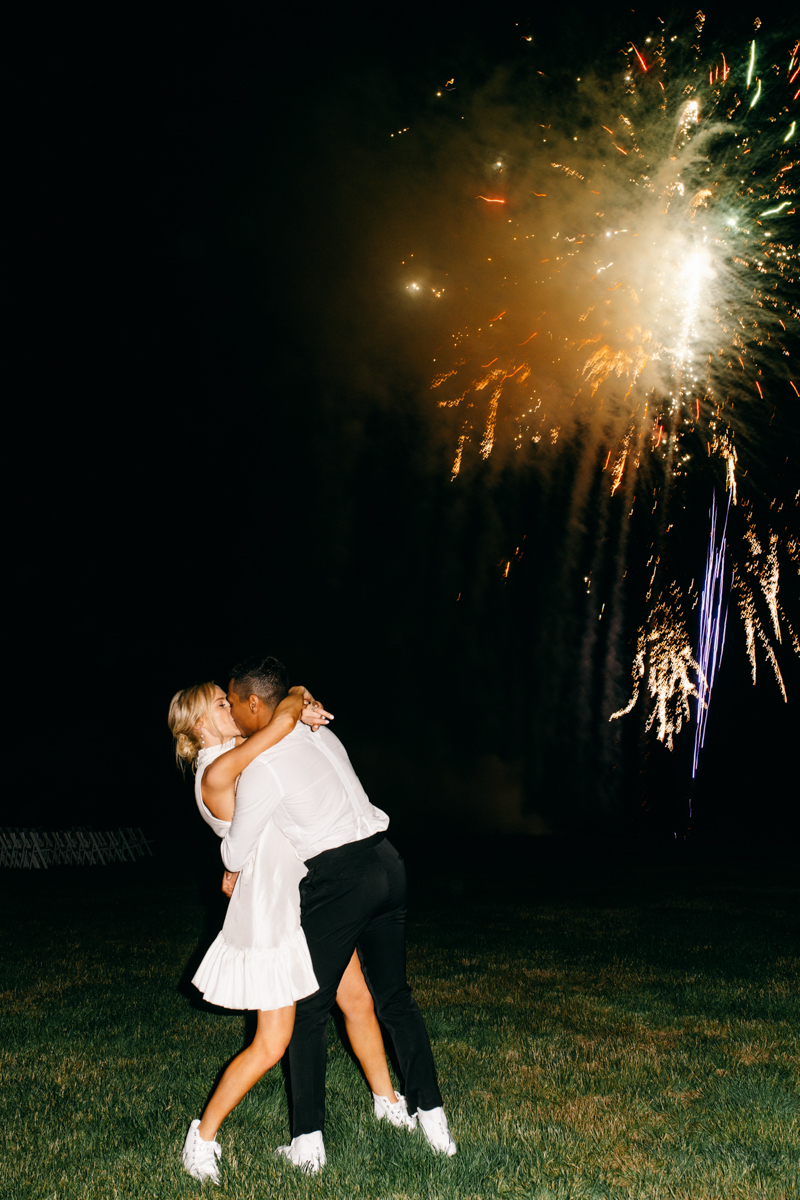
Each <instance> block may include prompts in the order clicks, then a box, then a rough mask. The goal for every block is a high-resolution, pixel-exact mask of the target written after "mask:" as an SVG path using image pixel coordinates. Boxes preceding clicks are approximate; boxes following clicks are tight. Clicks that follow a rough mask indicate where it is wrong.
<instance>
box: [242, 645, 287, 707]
mask: <svg viewBox="0 0 800 1200" xmlns="http://www.w3.org/2000/svg"><path fill="white" fill-rule="evenodd" d="M231 681H232V683H233V690H234V691H235V692H236V695H237V696H238V697H239V699H240V700H246V699H247V697H248V696H258V698H259V700H261V701H262V703H264V704H266V706H267V708H275V707H276V706H277V705H278V704H280V702H281V700H283V699H284V698H285V697H286V696H287V695H288V693H289V674H288V672H287V670H286V667H285V666H284V665H283V663H282V662H278V660H277V658H272V657H267V658H258V657H253V658H244V659H242V661H241V662H240V663H237V664H236V666H235V667H234V668H233V670H232V671H231Z"/></svg>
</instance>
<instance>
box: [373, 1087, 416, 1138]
mask: <svg viewBox="0 0 800 1200" xmlns="http://www.w3.org/2000/svg"><path fill="white" fill-rule="evenodd" d="M372 1099H373V1101H374V1103H375V1116H376V1117H377V1118H378V1120H379V1121H383V1120H384V1119H385V1120H387V1121H388V1122H389V1124H390V1125H394V1127H395V1129H416V1128H417V1114H416V1113H414V1115H413V1117H412V1116H411V1114H410V1113H409V1111H408V1108H407V1107H406V1098H405V1096H399V1095H397V1093H395V1101H394V1103H392V1101H391V1100H390V1099H389V1098H388V1097H387V1096H376V1094H375V1093H374V1092H373V1093H372Z"/></svg>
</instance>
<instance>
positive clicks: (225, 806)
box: [200, 686, 331, 821]
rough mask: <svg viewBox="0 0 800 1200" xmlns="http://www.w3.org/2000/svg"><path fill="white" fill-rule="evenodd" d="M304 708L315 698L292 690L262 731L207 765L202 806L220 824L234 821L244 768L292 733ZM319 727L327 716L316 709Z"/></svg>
mask: <svg viewBox="0 0 800 1200" xmlns="http://www.w3.org/2000/svg"><path fill="white" fill-rule="evenodd" d="M306 704H308V705H309V707H311V706H312V705H316V701H315V700H314V697H313V696H311V694H310V693H309V692H307V691H306V689H305V688H304V687H302V686H298V687H293V688H291V689H290V691H289V695H288V696H287V697H286V699H285V700H281V702H280V704H279V705H278V707H277V708H276V709H275V711H274V713H273V714H272V719H271V720H270V722H269V724H268V725H265V726H264V728H263V729H259V730H258V731H257V732H256V733H254V734H252V735H251V736H250V737H249V738H247V740H246V741H244V742H242V743H241V744H240V745H238V746H233V747H231V749H230V750H226V752H225V753H224V754H220V756H219V758H215V759H214V761H213V762H212V763H209V765H208V767H207V768H206V770H205V772H204V774H203V778H202V781H201V785H200V786H201V790H202V793H203V803H204V804H205V805H206V807H207V808H208V809H209V811H210V812H212V813H213V814H214V816H215V817H218V818H219V819H220V820H221V821H230V820H232V819H233V811H234V807H235V803H236V793H235V784H236V780H237V779H238V777H239V776H240V775H241V773H242V771H243V770H244V769H245V767H248V766H249V765H250V763H251V762H253V760H254V759H256V758H258V756H259V754H263V753H264V751H265V750H269V749H270V747H271V746H275V745H277V744H278V742H280V741H282V740H283V738H285V737H286V735H287V734H289V733H291V732H292V730H293V729H294V727H295V725H296V724H297V722H298V720H299V719H300V717H301V715H302V713H303V710H304V708H305V706H306ZM314 711H315V723H316V717H318V718H319V723H320V724H323V725H326V724H327V723H328V719H329V718H330V717H331V714H330V713H327V712H325V710H324V709H323V708H321V707H319V706H317V707H316V708H315V710H314Z"/></svg>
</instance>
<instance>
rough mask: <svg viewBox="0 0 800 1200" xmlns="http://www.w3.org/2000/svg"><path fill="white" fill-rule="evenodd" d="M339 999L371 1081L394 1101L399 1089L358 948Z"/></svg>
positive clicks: (353, 1043)
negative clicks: (384, 1045) (394, 1080)
mask: <svg viewBox="0 0 800 1200" xmlns="http://www.w3.org/2000/svg"><path fill="white" fill-rule="evenodd" d="M336 1003H337V1004H338V1005H339V1008H340V1009H341V1010H342V1016H343V1017H344V1023H345V1028H346V1029H347V1036H348V1038H349V1039H350V1045H351V1046H352V1047H353V1053H354V1054H355V1056H356V1058H357V1059H358V1061H359V1062H360V1063H361V1069H362V1070H363V1072H364V1074H365V1075H366V1077H367V1083H368V1084H369V1086H370V1088H371V1089H372V1091H373V1092H374V1093H375V1095H376V1096H386V1098H387V1099H388V1100H389V1101H391V1103H392V1104H394V1102H395V1090H394V1086H393V1084H392V1080H391V1076H390V1075H389V1068H388V1067H387V1065H386V1051H385V1050H384V1048H383V1037H382V1035H381V1027H380V1025H379V1024H378V1018H377V1017H376V1016H375V1006H374V1004H373V1002H372V993H371V992H370V990H369V988H368V987H367V985H366V983H365V981H364V976H363V974H362V972H361V963H360V962H359V960H358V953H357V952H356V951H355V950H354V951H353V957H352V958H351V959H350V962H349V963H348V966H347V970H346V971H345V973H344V975H343V976H342V981H341V983H340V984H339V990H338V991H337V993H336Z"/></svg>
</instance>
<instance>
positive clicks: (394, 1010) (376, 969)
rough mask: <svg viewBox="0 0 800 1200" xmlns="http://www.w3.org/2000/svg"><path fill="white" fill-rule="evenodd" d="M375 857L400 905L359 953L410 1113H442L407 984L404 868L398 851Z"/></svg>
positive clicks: (377, 921)
mask: <svg viewBox="0 0 800 1200" xmlns="http://www.w3.org/2000/svg"><path fill="white" fill-rule="evenodd" d="M376 853H377V854H378V855H379V856H380V857H381V858H383V859H384V865H385V869H386V870H387V873H388V875H389V878H390V879H391V880H392V886H391V888H390V893H392V895H391V898H392V899H394V900H395V901H399V902H398V903H396V905H395V907H394V908H392V909H390V910H389V911H388V912H385V913H382V914H381V915H379V916H377V917H375V918H373V919H372V920H371V921H370V922H369V924H368V925H367V926H366V928H365V929H364V931H363V933H362V934H361V936H360V937H359V939H358V953H359V957H360V959H361V968H362V970H363V972H364V978H365V979H366V981H367V986H368V987H369V989H370V991H371V992H372V995H373V998H374V1000H375V1011H376V1013H377V1015H378V1019H379V1021H380V1022H381V1023H382V1024H383V1025H384V1026H385V1027H386V1029H387V1030H388V1031H389V1034H390V1036H391V1039H392V1041H393V1043H394V1048H395V1051H396V1053H397V1059H398V1064H399V1066H400V1070H401V1072H402V1075H403V1079H404V1081H405V1082H404V1086H405V1096H406V1102H407V1104H408V1111H409V1112H411V1113H414V1112H416V1111H417V1109H418V1108H425V1109H430V1108H438V1107H439V1105H440V1104H441V1103H442V1094H441V1092H440V1091H439V1084H438V1082H437V1078H436V1066H435V1064H434V1061H433V1051H432V1050H431V1043H430V1038H429V1037H428V1031H427V1029H426V1028H425V1021H424V1020H423V1017H422V1013H421V1012H420V1010H419V1006H418V1005H417V1002H416V1000H415V999H414V996H413V994H412V992H411V988H410V987H409V986H408V982H407V980H406V902H405V900H406V882H405V867H404V866H403V862H402V859H401V858H400V856H399V855H398V854H397V851H396V850H395V849H394V847H393V846H392V845H391V844H390V843H388V842H382V843H381V844H380V846H378V847H377V848H376Z"/></svg>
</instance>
